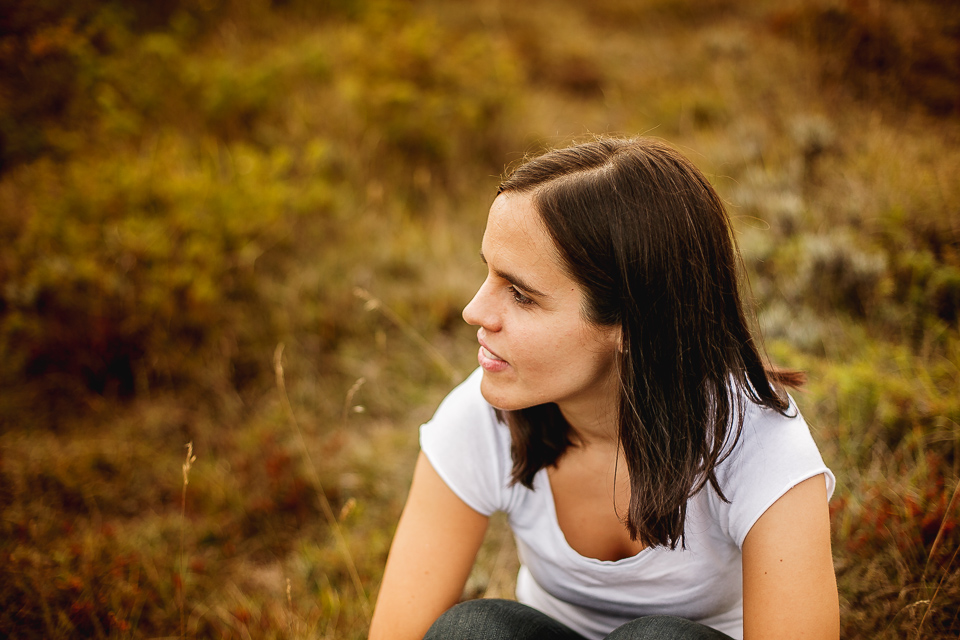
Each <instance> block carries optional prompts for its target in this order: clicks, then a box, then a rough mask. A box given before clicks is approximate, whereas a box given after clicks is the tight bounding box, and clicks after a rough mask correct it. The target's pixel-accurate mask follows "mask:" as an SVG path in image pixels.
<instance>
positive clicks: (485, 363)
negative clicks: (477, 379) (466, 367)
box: [477, 334, 510, 373]
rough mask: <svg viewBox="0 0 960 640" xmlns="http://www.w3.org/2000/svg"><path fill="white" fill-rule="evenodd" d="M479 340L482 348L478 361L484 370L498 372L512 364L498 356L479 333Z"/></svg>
mask: <svg viewBox="0 0 960 640" xmlns="http://www.w3.org/2000/svg"><path fill="white" fill-rule="evenodd" d="M477 340H478V341H479V342H480V350H479V351H478V352H477V361H478V362H479V363H480V366H481V367H483V370H484V371H489V372H490V373H498V372H500V371H503V370H505V369H507V368H508V367H509V366H510V363H509V362H507V361H506V360H504V359H503V358H501V357H500V356H498V355H497V354H496V353H494V351H493V350H492V349H490V347H488V346H487V343H486V342H484V340H483V338H481V337H480V336H479V334H478V335H477Z"/></svg>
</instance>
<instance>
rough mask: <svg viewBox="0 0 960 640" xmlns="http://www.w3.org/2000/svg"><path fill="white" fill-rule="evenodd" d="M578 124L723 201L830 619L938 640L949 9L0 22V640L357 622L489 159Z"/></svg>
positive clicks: (549, 142) (955, 461)
mask: <svg viewBox="0 0 960 640" xmlns="http://www.w3.org/2000/svg"><path fill="white" fill-rule="evenodd" d="M598 133H613V134H622V135H636V134H648V135H654V136H658V137H661V138H664V139H666V140H667V141H669V142H670V143H672V144H673V145H675V146H677V147H678V148H680V149H681V150H682V151H683V152H684V153H685V154H686V155H688V156H689V157H690V158H691V159H692V160H693V161H694V162H695V163H696V164H697V165H698V166H699V167H700V168H701V169H702V170H703V171H704V172H705V173H706V174H707V175H708V176H709V177H710V179H711V180H712V182H713V183H714V185H715V186H716V188H717V189H718V190H719V192H720V193H721V195H722V196H723V197H724V199H725V200H726V201H727V203H728V207H729V211H730V214H731V216H732V217H733V219H734V223H735V227H736V232H737V238H738V240H739V242H740V246H741V250H742V252H743V256H744V261H745V264H746V268H747V271H748V272H749V275H750V278H751V284H752V293H753V296H754V297H755V299H756V313H757V315H758V318H759V325H760V326H761V327H762V330H763V334H764V336H765V338H766V340H767V347H768V350H769V352H770V355H771V357H772V359H773V360H774V361H776V362H777V363H779V364H781V365H785V366H789V367H797V368H802V369H805V370H806V371H807V372H808V374H809V379H810V381H809V383H808V385H807V386H806V387H805V389H804V390H803V391H802V392H799V393H797V394H795V395H796V399H797V402H798V403H799V405H800V407H801V410H802V411H803V413H804V414H805V416H806V417H807V420H808V422H809V423H810V424H811V425H812V427H813V430H814V436H815V438H816V440H817V442H818V443H819V445H820V447H821V450H822V451H823V454H824V457H825V459H826V460H827V462H828V464H829V465H830V466H831V467H832V468H833V469H834V471H835V472H836V475H837V479H838V488H837V492H836V494H835V495H834V498H833V500H832V502H831V516H832V523H833V536H834V556H835V563H836V569H837V574H838V580H839V585H840V597H841V609H842V627H843V637H845V638H857V637H865V638H902V637H908V636H909V637H922V638H947V637H950V638H955V637H957V635H958V633H960V621H958V616H960V573H958V570H960V561H958V559H957V558H956V555H957V549H958V547H960V545H958V543H960V528H958V527H957V521H958V518H960V504H958V501H957V500H955V498H956V495H957V492H956V488H957V486H958V485H957V482H958V475H960V474H958V472H960V455H958V454H960V370H958V367H960V205H958V203H960V8H958V5H957V4H956V3H955V2H951V1H949V0H939V1H938V0H913V1H909V2H908V1H907V0H808V1H799V0H785V1H777V0H758V1H746V0H592V1H591V2H589V3H587V2H576V1H575V0H552V1H549V2H548V1H547V0H528V1H525V2H501V1H500V0H484V1H480V0H476V1H467V0H462V1H460V2H444V1H442V0H416V1H414V0H322V1H310V0H275V1H273V2H270V1H269V0H167V1H165V2H153V1H151V0H100V1H97V0H31V1H27V0H2V1H0V513H2V517H0V635H2V636H4V637H10V638H40V637H44V638H65V637H99V638H127V637H135V638H139V637H164V636H166V637H179V636H186V637H198V638H200V637H203V638H206V637H216V638H250V637H256V638H348V639H353V638H363V637H365V635H366V627H367V622H368V616H369V611H370V608H371V604H372V602H374V600H375V597H376V593H377V588H378V585H379V581H380V576H381V573H382V567H383V563H384V560H385V557H386V553H387V549H388V546H389V543H390V540H391V536H392V533H393V529H394V527H395V524H396V520H397V517H398V515H399V512H400V509H401V507H402V505H403V502H404V499H405V495H406V491H407V487H408V482H409V478H410V474H411V470H412V465H413V462H414V460H415V459H416V455H417V449H418V445H417V427H418V425H419V424H420V423H422V422H423V421H424V420H426V419H428V418H429V416H430V415H431V414H432V412H433V409H434V408H435V406H436V404H437V403H438V402H439V400H440V399H441V398H442V397H443V396H444V395H445V393H446V392H447V391H448V390H449V389H450V388H451V386H452V383H453V382H454V381H458V380H459V379H462V377H464V376H465V375H466V374H467V373H469V372H470V371H471V370H472V369H473V368H474V367H475V366H476V361H475V357H476V355H475V354H476V343H475V338H474V335H473V334H474V332H473V330H472V329H470V328H469V327H467V326H466V325H464V323H463V322H462V320H461V319H460V310H461V308H462V307H463V305H464V304H465V303H466V302H467V301H468V300H469V299H470V297H471V295H472V293H473V291H474V290H475V289H476V287H477V286H479V284H480V282H481V280H482V278H483V276H484V273H485V269H484V267H483V265H482V264H481V263H480V260H479V257H478V249H479V243H480V237H481V235H482V232H483V225H484V221H485V217H486V211H487V208H488V207H489V205H490V202H491V201H492V199H493V197H494V195H495V190H496V186H497V184H498V182H499V176H500V175H501V174H502V172H503V171H504V169H505V167H507V166H509V165H510V164H512V163H516V162H518V161H519V160H520V159H521V158H522V157H523V156H524V155H525V154H529V153H536V152H538V151H540V150H543V149H544V148H546V147H551V146H557V145H564V144H567V143H569V142H571V141H574V140H581V139H583V138H584V137H589V136H590V135H592V134H598ZM278 365H279V366H278ZM278 374H279V375H278ZM187 443H192V449H191V450H190V451H188V450H187V448H186V446H185V445H186V444H187ZM191 456H195V458H192V457H191ZM511 545H512V543H511V541H510V538H509V535H508V534H507V533H506V532H505V529H504V527H503V523H502V522H501V521H499V520H498V521H496V522H495V525H494V527H493V528H492V529H491V531H490V533H489V534H488V537H487V541H486V543H485V545H484V548H483V550H482V551H481V557H480V561H479V563H478V566H477V568H476V570H475V571H474V574H473V576H472V577H471V579H470V582H469V584H468V586H467V593H466V594H465V595H466V596H468V597H475V596H483V595H508V596H509V595H510V594H511V593H512V589H513V579H514V575H515V571H516V559H515V557H514V556H513V555H512V553H513V551H512V546H511Z"/></svg>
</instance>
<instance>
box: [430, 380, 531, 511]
mask: <svg viewBox="0 0 960 640" xmlns="http://www.w3.org/2000/svg"><path fill="white" fill-rule="evenodd" d="M482 375H483V371H482V370H480V369H477V370H476V371H474V372H473V373H472V374H470V376H468V377H467V379H466V380H464V381H463V382H462V383H460V384H459V385H458V386H457V387H456V388H455V389H453V390H452V391H451V392H450V393H449V394H448V395H447V397H446V398H444V400H443V401H442V402H441V403H440V406H439V407H438V408H437V411H436V413H434V415H433V417H432V418H431V419H430V420H429V421H428V422H426V423H424V424H423V425H422V426H421V427H420V449H421V450H422V451H423V453H424V454H425V455H426V457H427V459H428V460H429V461H430V464H431V465H432V466H433V468H434V470H435V471H436V472H437V473H438V474H439V475H440V477H441V478H443V480H444V482H446V483H447V486H449V487H450V488H451V489H452V490H453V491H454V493H456V494H457V495H458V496H459V497H460V498H461V499H462V500H463V501H464V502H466V503H467V504H468V505H470V507H472V508H473V509H474V510H476V511H479V512H480V513H483V514H484V515H489V514H490V513H493V512H494V511H499V510H503V509H504V508H505V506H504V505H505V503H506V501H507V500H508V496H507V495H506V494H507V493H508V490H509V485H510V470H511V468H512V461H511V457H510V431H509V429H508V427H507V426H506V425H505V424H503V423H502V422H500V421H499V420H498V419H497V416H496V412H495V410H494V408H493V407H492V406H490V403H488V402H487V401H486V400H485V399H484V398H483V394H482V393H481V392H480V381H481V379H482Z"/></svg>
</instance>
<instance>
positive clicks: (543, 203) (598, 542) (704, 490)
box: [370, 138, 839, 640]
mask: <svg viewBox="0 0 960 640" xmlns="http://www.w3.org/2000/svg"><path fill="white" fill-rule="evenodd" d="M481 256H482V258H483V259H484V261H485V262H486V264H487V267H488V275H487V278H486V280H485V281H484V283H483V284H482V286H481V287H480V290H479V291H478V292H477V294H476V296H475V297H474V298H473V300H472V301H471V302H470V303H469V304H468V305H467V307H466V308H465V309H464V311H463V317H464V319H465V320H466V321H467V322H468V323H470V324H472V325H476V326H477V327H479V328H478V331H477V337H478V340H479V343H480V350H479V354H478V360H479V364H480V368H479V369H478V370H477V371H476V372H474V374H472V375H471V376H470V377H469V378H468V379H467V380H466V381H465V382H464V383H462V384H461V385H460V386H459V387H457V388H456V389H455V390H454V391H453V392H452V393H451V394H450V395H449V396H448V397H447V398H446V400H444V402H443V403H442V404H441V405H440V408H439V409H438V410H437V413H436V415H435V416H434V417H433V419H432V420H431V421H430V422H429V423H427V424H425V425H424V426H423V427H422V429H421V436H420V441H421V454H420V458H419V460H418V462H417V467H416V471H415V473H414V479H413V485H412V487H411V489H410V495H409V498H408V500H407V505H406V507H405V508H404V512H403V515H402V517H401V519H400V524H399V525H398V528H397V533H396V537H395V538H394V541H393V545H392V547H391V550H390V557H389V559H388V561H387V567H386V571H385V574H384V579H383V583H382V586H381V589H380V595H379V598H378V601H377V607H376V611H375V613H374V618H373V623H372V626H371V632H370V637H371V638H374V639H379V638H392V639H405V638H411V639H416V638H421V637H423V636H424V634H425V633H426V634H427V637H428V638H442V639H444V640H449V639H451V638H513V639H517V638H520V639H527V638H529V639H532V638H571V639H575V638H604V637H606V638H632V639H637V638H728V637H735V638H739V637H744V638H748V639H756V638H837V637H838V635H839V620H838V618H839V615H838V598H837V588H836V578H835V576H834V571H833V564H832V559H831V554H830V525H829V517H828V512H827V499H828V498H829V495H830V493H831V492H832V490H833V485H834V480H833V475H832V474H831V472H830V471H829V470H828V469H827V468H826V467H825V466H824V464H823V461H822V460H821V458H820V454H819V453H818V451H817V449H816V445H815V444H814V443H813V440H812V438H811V436H810V433H809V429H808V428H807V426H806V424H805V423H804V421H803V418H802V417H800V415H799V414H798V412H797V410H796V407H795V406H794V405H793V404H792V403H791V401H790V399H789V397H788V396H787V395H786V393H785V392H784V390H783V385H784V384H798V383H799V382H800V380H799V378H800V377H801V376H799V374H796V373H789V372H780V371H776V370H772V369H770V368H767V367H765V366H764V363H763V360H762V357H761V349H760V346H759V344H758V342H757V341H756V340H755V339H754V338H752V337H751V335H750V333H749V330H748V328H747V321H746V318H745V315H744V311H743V307H742V303H741V300H740V293H739V284H738V280H737V266H738V254H737V251H736V247H735V244H734V242H733V240H732V237H731V230H730V227H729V220H728V218H727V215H726V213H725V211H724V208H723V205H722V203H721V201H720V199H719V198H718V196H717V194H716V193H715V192H714V190H713V188H712V187H711V186H710V184H709V183H708V182H707V180H706V178H704V176H703V175H702V174H701V173H700V172H699V171H698V170H697V169H696V168H695V167H694V166H693V165H692V164H691V163H690V162H689V161H688V160H686V159H685V158H684V157H682V156H681V155H680V154H678V153H677V152H676V151H674V150H673V149H671V148H670V147H668V146H666V145H665V144H663V143H661V142H658V141H656V140H653V139H646V138H640V139H635V140H619V139H600V140H597V141H595V142H590V143H587V144H582V145H578V146H573V147H569V148H566V149H560V150H554V151H551V152H548V153H546V154H545V155H543V156H540V157H538V158H536V159H534V160H532V161H530V162H528V163H526V164H524V165H522V166H521V167H519V168H518V169H517V170H516V171H514V172H513V174H512V175H510V176H509V177H508V178H507V179H506V180H505V181H504V182H503V183H502V185H501V187H500V190H499V193H498V195H497V197H496V199H495V200H494V202H493V205H492V207H491V208H490V214H489V217H488V220H487V227H486V230H485V232H484V235H483V241H482V244H481ZM495 511H505V512H506V513H507V514H508V519H509V523H510V526H511V528H512V530H513V533H514V536H515V538H516V540H517V547H518V550H519V553H520V560H521V570H520V574H519V576H518V578H517V599H518V600H519V602H512V601H504V600H474V601H470V602H465V603H461V604H459V605H456V606H454V605H455V604H456V603H457V601H458V599H459V597H460V594H461V591H462V589H463V586H464V583H465V581H466V579H467V577H468V575H469V573H470V569H471V566H472V564H473V562H474V559H475V557H476V553H477V550H478V548H479V546H480V543H481V541H482V539H483V536H484V532H485V530H486V526H487V520H488V517H489V516H490V515H491V514H492V513H493V512H495Z"/></svg>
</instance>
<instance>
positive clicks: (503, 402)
mask: <svg viewBox="0 0 960 640" xmlns="http://www.w3.org/2000/svg"><path fill="white" fill-rule="evenodd" d="M498 387H499V385H497V384H495V383H492V382H491V381H490V380H489V379H488V378H487V374H486V373H484V375H483V380H481V382H480V395H482V396H483V399H484V400H486V401H487V402H489V403H490V406H492V407H493V408H494V409H500V410H501V411H518V410H519V409H526V408H527V407H531V406H533V404H532V403H529V402H527V403H524V402H520V401H518V399H517V398H511V397H510V394H509V393H507V394H505V393H503V392H502V390H500V389H498Z"/></svg>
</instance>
